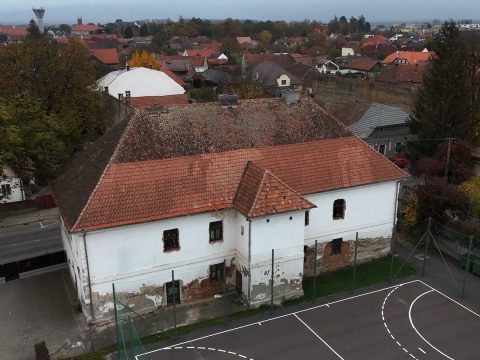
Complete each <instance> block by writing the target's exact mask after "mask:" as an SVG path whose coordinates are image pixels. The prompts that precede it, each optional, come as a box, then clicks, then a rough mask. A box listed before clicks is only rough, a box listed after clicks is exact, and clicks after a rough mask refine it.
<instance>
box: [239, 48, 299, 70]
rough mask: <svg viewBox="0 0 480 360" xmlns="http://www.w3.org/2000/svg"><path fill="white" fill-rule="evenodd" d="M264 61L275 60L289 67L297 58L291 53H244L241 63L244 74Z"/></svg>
mask: <svg viewBox="0 0 480 360" xmlns="http://www.w3.org/2000/svg"><path fill="white" fill-rule="evenodd" d="M264 61H271V62H274V63H276V64H278V65H280V66H282V67H287V66H290V65H292V64H294V63H295V60H294V59H293V58H292V57H291V56H290V55H289V54H249V53H244V54H243V56H242V63H241V65H240V67H241V72H242V75H246V74H247V73H248V71H250V70H251V69H253V68H254V67H255V66H257V65H258V64H260V63H262V62H264Z"/></svg>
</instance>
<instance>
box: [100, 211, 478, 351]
mask: <svg viewBox="0 0 480 360" xmlns="http://www.w3.org/2000/svg"><path fill="white" fill-rule="evenodd" d="M397 230H398V231H397V232H395V233H394V234H395V236H394V237H393V238H392V229H391V225H390V224H386V225H385V226H379V227H377V228H368V230H365V231H359V232H350V233H340V234H334V235H331V236H328V238H327V237H324V238H320V239H311V240H307V241H305V243H304V244H302V245H298V246H292V247H287V248H285V247H283V248H274V249H268V248H266V247H263V248H262V247H261V246H262V245H261V244H255V246H256V247H255V246H253V247H252V248H251V249H250V252H249V253H248V254H242V253H241V252H239V251H236V252H233V253H232V254H230V256H228V257H219V258H217V259H209V260H202V259H199V261H198V262H196V263H185V264H176V266H175V268H173V269H171V268H164V269H162V270H157V271H155V272H152V273H151V274H149V275H144V274H142V275H139V276H137V277H129V278H128V279H126V280H125V281H117V282H115V284H113V299H114V301H113V303H114V313H115V320H116V329H117V332H116V335H117V340H118V352H119V355H120V358H121V359H134V356H135V355H138V354H140V353H142V352H143V351H144V349H143V346H142V342H141V341H140V339H141V337H143V336H146V335H150V334H152V333H161V334H164V335H165V336H167V337H168V336H171V335H175V334H178V333H182V332H183V331H184V328H183V327H184V326H187V327H188V326H193V327H198V326H204V325H199V323H201V324H207V325H215V324H222V323H226V322H228V321H230V320H231V319H237V318H239V317H242V316H248V315H251V314H253V313H258V312H260V313H261V312H270V311H274V309H276V308H277V307H279V306H280V307H281V306H285V305H289V304H292V303H298V302H304V301H316V300H317V299H318V298H320V297H323V296H326V295H332V294H339V293H344V294H346V293H352V292H355V291H356V290H357V289H359V288H362V287H364V286H368V285H374V284H376V285H378V286H382V285H386V284H388V283H392V282H395V281H398V282H399V281H405V279H406V278H407V277H409V276H414V275H418V276H421V275H422V274H425V272H426V271H427V272H429V271H430V266H432V270H431V272H432V273H433V272H434V271H439V270H438V269H434V268H433V266H434V261H433V259H432V260H429V259H430V258H431V257H433V256H435V258H437V260H438V261H437V263H439V264H441V266H442V269H443V270H444V271H445V273H447V274H449V276H446V277H445V278H448V279H449V280H450V281H451V282H452V283H454V284H455V287H456V288H457V289H458V291H459V294H463V293H464V288H465V279H464V275H465V274H466V272H465V271H460V272H459V271H458V269H452V266H456V267H458V268H459V267H460V265H463V266H464V268H466V269H467V270H468V271H474V269H475V267H476V266H478V269H480V263H477V257H476V251H477V250H478V241H476V240H475V239H473V237H469V236H465V235H463V234H460V233H458V232H456V231H454V230H452V229H450V228H448V227H446V226H444V225H442V224H440V223H438V222H436V221H435V220H433V219H426V220H424V221H420V222H418V223H415V224H413V225H409V226H399V227H398V229H397ZM478 259H480V257H478ZM452 261H455V262H456V265H452ZM459 274H460V275H459ZM107 305H108V303H106V304H105V305H104V306H103V309H108V306H107ZM258 309H260V310H258ZM238 314H241V315H238ZM192 324H195V325H192ZM180 327H182V328H180ZM164 338H165V337H164Z"/></svg>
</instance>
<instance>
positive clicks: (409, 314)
mask: <svg viewBox="0 0 480 360" xmlns="http://www.w3.org/2000/svg"><path fill="white" fill-rule="evenodd" d="M434 291H435V289H432V290H428V291H425V292H424V293H423V294H420V295H418V296H417V297H416V299H415V300H413V301H412V303H411V304H410V308H409V309H408V318H409V319H410V325H412V328H413V330H415V332H416V333H417V335H418V336H420V338H421V339H422V340H423V341H425V343H426V344H427V345H429V346H430V347H431V348H432V349H433V350H436V351H437V352H438V353H439V354H441V355H443V356H445V357H446V358H447V359H450V360H455V359H454V358H452V357H450V356H448V355H447V354H445V353H443V352H442V351H440V350H439V349H437V348H436V347H435V346H433V345H432V344H431V343H430V342H429V341H428V340H427V339H425V338H424V337H423V336H422V334H420V332H419V331H418V330H417V328H416V327H415V325H414V324H413V321H412V308H413V305H414V304H415V302H416V301H417V300H418V299H420V298H421V297H422V296H424V295H427V294H429V293H431V292H434Z"/></svg>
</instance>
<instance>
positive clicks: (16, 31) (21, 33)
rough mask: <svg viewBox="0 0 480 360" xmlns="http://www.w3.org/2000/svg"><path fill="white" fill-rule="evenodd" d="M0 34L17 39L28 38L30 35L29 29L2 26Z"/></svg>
mask: <svg viewBox="0 0 480 360" xmlns="http://www.w3.org/2000/svg"><path fill="white" fill-rule="evenodd" d="M0 34H7V35H10V36H16V37H26V36H27V35H28V31H27V28H22V27H15V26H0Z"/></svg>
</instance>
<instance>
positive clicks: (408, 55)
mask: <svg viewBox="0 0 480 360" xmlns="http://www.w3.org/2000/svg"><path fill="white" fill-rule="evenodd" d="M434 55H435V53H434V52H433V51H428V50H427V49H425V50H423V51H397V52H394V53H392V54H390V55H388V56H387V57H386V58H385V59H384V60H383V63H384V64H410V65H415V64H416V63H417V62H419V61H430V60H431V59H432V57H433V56H434Z"/></svg>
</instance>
